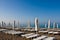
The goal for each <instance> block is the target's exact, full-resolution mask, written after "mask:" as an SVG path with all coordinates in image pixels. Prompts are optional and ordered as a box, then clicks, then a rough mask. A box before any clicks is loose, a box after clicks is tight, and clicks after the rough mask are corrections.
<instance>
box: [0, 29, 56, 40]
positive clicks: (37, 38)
mask: <svg viewBox="0 0 60 40" xmlns="http://www.w3.org/2000/svg"><path fill="white" fill-rule="evenodd" d="M4 30H5V31H4ZM0 31H3V32H4V33H8V34H21V36H22V37H25V38H27V39H29V38H33V39H32V40H56V39H55V37H48V36H45V35H42V36H40V35H39V34H35V33H29V34H22V33H24V32H21V31H15V30H7V29H0ZM40 32H42V31H40Z"/></svg>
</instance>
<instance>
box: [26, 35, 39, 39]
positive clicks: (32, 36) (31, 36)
mask: <svg viewBox="0 0 60 40" xmlns="http://www.w3.org/2000/svg"><path fill="white" fill-rule="evenodd" d="M37 36H39V34H33V35H30V36H26V38H34V37H37Z"/></svg>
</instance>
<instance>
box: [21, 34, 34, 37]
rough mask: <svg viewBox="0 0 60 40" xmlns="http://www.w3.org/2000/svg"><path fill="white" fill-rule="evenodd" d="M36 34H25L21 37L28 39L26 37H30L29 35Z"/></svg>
mask: <svg viewBox="0 0 60 40" xmlns="http://www.w3.org/2000/svg"><path fill="white" fill-rule="evenodd" d="M33 34H34V33H29V34H24V35H21V36H22V37H26V36H29V35H33Z"/></svg>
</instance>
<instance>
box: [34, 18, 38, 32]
mask: <svg viewBox="0 0 60 40" xmlns="http://www.w3.org/2000/svg"><path fill="white" fill-rule="evenodd" d="M37 30H38V18H35V31H37Z"/></svg>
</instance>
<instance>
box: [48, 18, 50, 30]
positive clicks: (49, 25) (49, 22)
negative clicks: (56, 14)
mask: <svg viewBox="0 0 60 40" xmlns="http://www.w3.org/2000/svg"><path fill="white" fill-rule="evenodd" d="M48 29H50V19H49V21H48Z"/></svg>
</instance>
